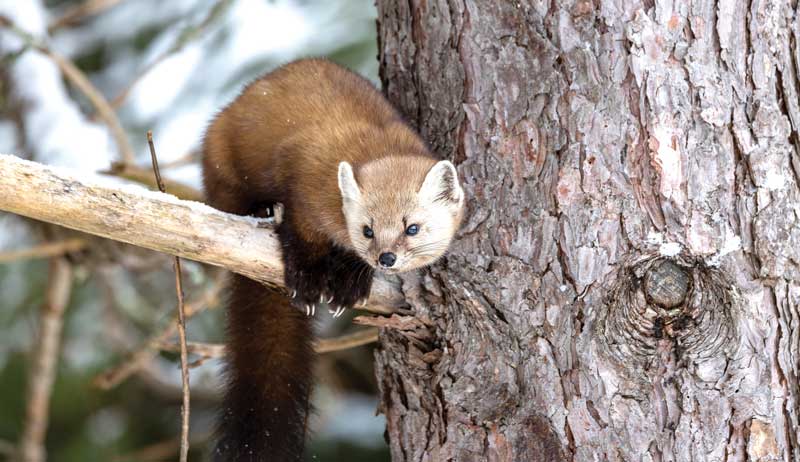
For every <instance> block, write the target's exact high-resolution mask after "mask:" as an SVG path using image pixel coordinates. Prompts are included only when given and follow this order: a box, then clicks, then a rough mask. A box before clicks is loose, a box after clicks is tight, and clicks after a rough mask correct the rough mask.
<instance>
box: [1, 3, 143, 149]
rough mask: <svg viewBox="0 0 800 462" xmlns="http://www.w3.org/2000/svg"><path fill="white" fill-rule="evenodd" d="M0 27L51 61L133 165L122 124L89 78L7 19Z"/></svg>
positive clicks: (3, 18)
mask: <svg viewBox="0 0 800 462" xmlns="http://www.w3.org/2000/svg"><path fill="white" fill-rule="evenodd" d="M0 27H5V28H7V29H8V30H10V31H11V32H13V33H14V34H15V35H16V36H18V37H19V38H20V39H21V40H22V41H23V42H25V44H26V45H27V46H29V47H31V48H33V49H35V50H38V51H40V52H41V53H43V54H45V55H46V56H48V57H49V58H50V59H51V60H53V62H54V63H55V64H56V66H58V68H59V70H61V73H62V74H64V77H65V78H66V79H67V80H68V81H69V82H70V83H72V85H73V86H75V88H77V89H78V91H80V92H81V93H82V94H83V95H84V96H85V97H86V99H88V100H89V103H91V104H92V106H94V108H95V109H96V110H97V114H98V115H99V116H100V118H101V119H102V120H103V121H104V122H105V124H106V125H107V126H108V129H109V130H110V131H111V135H112V136H113V137H114V141H115V143H116V144H117V149H119V155H120V158H121V161H122V162H123V163H126V164H133V163H134V161H135V160H136V156H135V154H134V152H133V148H132V147H131V144H130V142H129V141H128V135H127V134H126V133H125V130H124V129H123V128H122V124H121V123H120V121H119V118H118V117H117V114H116V113H115V112H114V109H113V108H112V107H111V105H110V104H109V103H108V101H107V100H106V98H105V96H103V94H102V93H101V92H100V90H98V89H97V88H96V87H95V86H94V85H93V84H92V82H90V81H89V78H88V77H86V74H84V73H83V72H82V71H81V70H80V69H78V66H76V65H75V64H74V63H73V62H72V61H70V60H69V59H67V58H66V57H64V56H61V55H60V54H58V53H56V52H55V51H53V50H51V49H50V48H49V47H48V46H47V45H45V44H44V43H43V42H42V41H41V40H38V39H36V38H35V37H34V36H33V35H31V34H30V33H28V32H26V31H24V30H22V29H20V28H19V27H17V26H16V25H15V24H14V23H13V21H11V20H10V19H9V18H7V17H2V18H0Z"/></svg>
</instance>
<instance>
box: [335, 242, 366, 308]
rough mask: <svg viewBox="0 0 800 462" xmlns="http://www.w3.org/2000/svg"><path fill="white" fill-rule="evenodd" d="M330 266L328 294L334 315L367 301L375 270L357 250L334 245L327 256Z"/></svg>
mask: <svg viewBox="0 0 800 462" xmlns="http://www.w3.org/2000/svg"><path fill="white" fill-rule="evenodd" d="M326 263H327V267H328V278H327V281H328V287H327V292H326V293H327V294H329V295H330V297H329V299H330V302H329V305H331V310H332V313H333V315H334V316H339V315H341V314H342V313H343V312H344V310H345V309H347V308H352V307H353V306H355V305H357V304H359V303H361V302H364V301H366V299H367V298H368V297H369V291H370V289H371V288H372V276H373V274H374V270H373V269H372V267H371V266H369V265H368V264H367V263H365V262H364V260H362V259H361V257H359V256H358V255H356V253H355V252H353V251H350V250H346V249H342V248H339V247H333V248H332V250H331V252H330V253H328V255H327V256H326Z"/></svg>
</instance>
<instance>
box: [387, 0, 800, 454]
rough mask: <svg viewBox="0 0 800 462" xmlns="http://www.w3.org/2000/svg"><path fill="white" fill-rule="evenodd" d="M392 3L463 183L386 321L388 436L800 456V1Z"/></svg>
mask: <svg viewBox="0 0 800 462" xmlns="http://www.w3.org/2000/svg"><path fill="white" fill-rule="evenodd" d="M378 9H379V37H380V41H381V56H380V60H381V76H382V79H383V82H384V88H385V91H386V93H387V95H388V96H389V98H390V99H391V100H392V101H393V102H394V103H396V104H397V105H398V106H399V107H400V108H401V109H402V110H403V111H404V113H405V114H406V115H407V116H408V118H409V119H410V121H411V123H412V124H414V125H416V126H418V127H419V129H420V131H421V133H422V134H423V136H424V137H425V138H426V139H427V140H428V141H429V143H430V144H431V146H432V147H433V148H434V149H435V150H436V152H438V153H439V154H440V155H441V156H442V157H448V158H451V159H453V160H454V162H455V163H456V164H457V165H458V170H459V172H460V175H461V176H462V178H463V180H464V188H465V192H466V194H467V197H468V198H469V201H468V216H467V219H466V223H465V225H464V226H463V228H462V231H461V233H460V236H459V239H458V241H457V242H456V243H455V244H454V246H453V248H452V250H451V252H450V254H449V255H448V257H447V259H446V260H444V261H443V263H442V264H441V265H439V266H437V267H435V268H433V269H432V270H431V271H430V272H429V273H427V274H426V275H425V276H423V277H422V278H421V279H420V283H419V284H417V285H414V284H413V281H409V283H408V284H406V285H404V291H405V292H406V293H407V294H408V295H409V296H408V301H409V303H410V304H411V305H412V307H414V308H415V311H416V319H417V321H418V322H417V323H416V324H415V325H414V326H409V328H408V330H401V329H393V330H387V331H384V332H383V333H382V336H381V346H382V348H381V350H380V351H379V352H378V353H377V368H378V370H377V373H378V381H379V383H380V386H381V390H382V395H381V396H382V397H383V404H382V407H383V411H384V413H385V414H386V416H387V421H388V434H389V438H390V441H391V449H392V456H393V460H395V461H439V460H454V461H472V460H489V461H540V460H542V461H544V460H547V461H556V460H575V461H594V460H609V461H640V460H650V461H745V460H747V461H773V460H776V461H777V460H780V461H787V462H789V461H794V460H800V382H799V380H798V370H800V263H799V262H800V190H799V189H798V183H800V175H798V172H800V136H799V135H798V130H799V129H800V99H798V88H800V82H799V81H798V67H799V65H800V18H799V17H800V5H798V4H797V2H789V1H785V0H758V1H752V2H745V1H742V0H729V1H718V2H715V1H710V0H695V1H692V2H672V1H660V0H656V1H645V2H642V1H636V0H615V1H611V0H596V1H582V0H581V1H565V2H545V1H536V0H525V1H512V2H498V1H493V0H430V1H426V2H422V1H417V0H412V1H409V2H394V1H378ZM664 257H667V258H668V259H671V260H672V261H673V262H674V264H675V265H676V267H665V266H664V264H663V261H662V259H663V258H664Z"/></svg>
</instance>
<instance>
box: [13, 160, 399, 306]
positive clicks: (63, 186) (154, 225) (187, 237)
mask: <svg viewBox="0 0 800 462" xmlns="http://www.w3.org/2000/svg"><path fill="white" fill-rule="evenodd" d="M0 210H3V211H7V212H12V213H15V214H18V215H22V216H25V217H28V218H33V219H36V220H41V221H45V222H48V223H53V224H57V225H60V226H64V227H67V228H71V229H75V230H78V231H82V232H85V233H89V234H94V235H96V236H101V237H105V238H108V239H113V240H116V241H121V242H126V243H128V244H133V245H137V246H140V247H145V248H148V249H152V250H156V251H159V252H164V253H168V254H171V255H175V256H179V257H181V258H187V259H189V260H194V261H198V262H202V263H207V264H210V265H215V266H221V267H224V268H227V269H228V270H230V271H233V272H235V273H239V274H242V275H244V276H247V277H249V278H251V279H254V280H256V281H259V282H262V283H264V284H269V285H272V286H276V287H282V286H283V264H282V262H281V256H280V248H279V244H278V239H277V236H276V234H275V231H274V229H272V226H265V225H264V223H263V222H259V221H258V220H256V219H253V218H248V217H240V216H236V215H231V214H227V213H223V212H220V211H218V210H215V209H213V208H211V207H209V206H207V205H205V204H201V203H199V202H190V201H182V200H180V199H178V198H176V197H174V196H171V195H169V194H163V193H159V192H154V191H148V190H146V189H144V188H140V187H137V186H129V185H119V184H117V183H115V181H114V180H110V179H107V178H103V177H100V176H96V175H94V174H89V173H83V172H76V171H72V170H68V169H63V168H57V167H50V166H46V165H42V164H38V163H35V162H30V161H26V160H23V159H20V158H19V157H16V156H12V155H4V154H0ZM404 304H405V302H404V298H403V296H402V294H401V293H400V291H399V290H398V288H397V287H396V285H395V284H393V283H390V282H388V281H385V280H382V279H376V280H375V283H374V284H373V287H372V293H371V295H370V300H369V306H368V308H366V310H368V311H372V312H377V313H384V314H388V313H391V312H393V311H395V309H396V308H398V307H402V306H404Z"/></svg>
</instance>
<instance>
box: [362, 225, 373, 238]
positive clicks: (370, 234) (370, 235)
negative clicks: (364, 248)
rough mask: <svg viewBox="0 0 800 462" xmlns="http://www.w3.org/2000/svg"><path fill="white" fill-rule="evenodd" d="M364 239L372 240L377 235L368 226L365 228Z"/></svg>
mask: <svg viewBox="0 0 800 462" xmlns="http://www.w3.org/2000/svg"><path fill="white" fill-rule="evenodd" d="M364 237H366V238H367V239H372V238H373V237H375V233H373V232H372V228H370V227H369V226H366V225H365V226H364Z"/></svg>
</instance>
